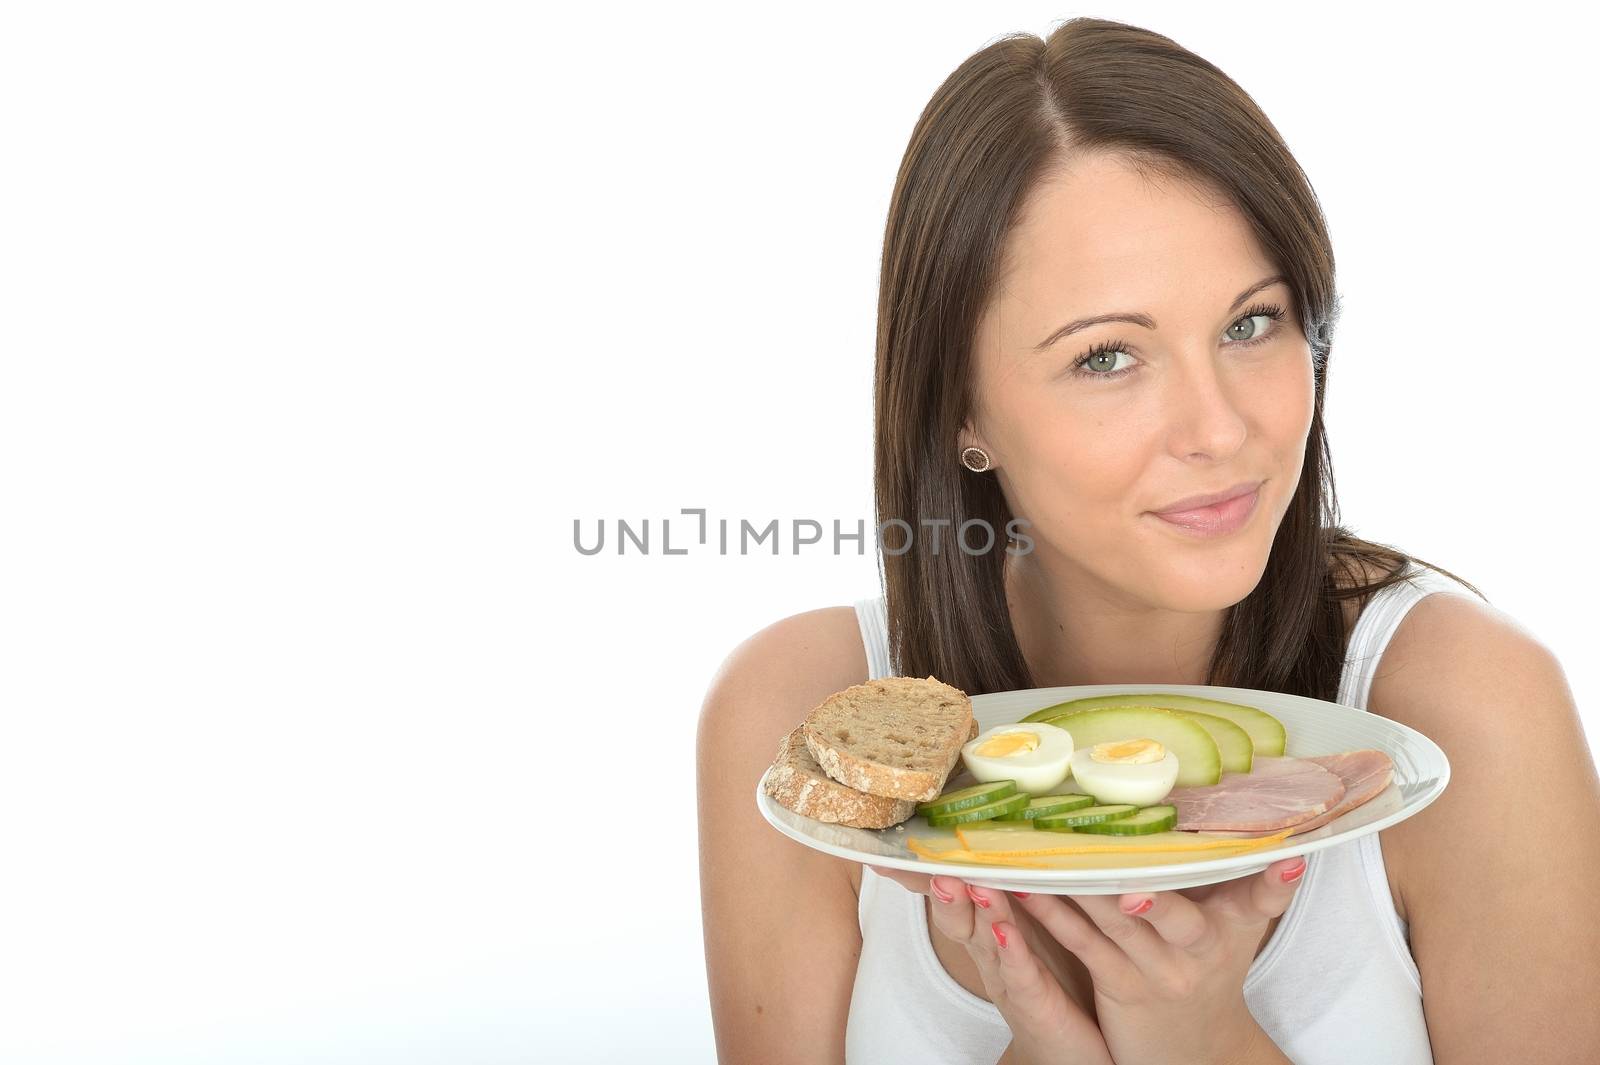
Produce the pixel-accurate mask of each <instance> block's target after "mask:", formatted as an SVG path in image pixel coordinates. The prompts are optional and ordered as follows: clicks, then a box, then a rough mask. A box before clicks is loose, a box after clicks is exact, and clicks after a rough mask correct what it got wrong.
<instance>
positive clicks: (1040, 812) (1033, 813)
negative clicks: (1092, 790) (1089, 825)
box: [995, 791, 1094, 821]
mask: <svg viewBox="0 0 1600 1065" xmlns="http://www.w3.org/2000/svg"><path fill="white" fill-rule="evenodd" d="M1093 805H1094V796H1093V795H1079V794H1078V793H1077V792H1070V791H1069V792H1067V793H1065V794H1062V795H1037V796H1035V797H1034V798H1032V799H1030V800H1029V801H1028V805H1027V806H1025V807H1023V808H1022V809H1021V810H1018V811H1017V812H1016V813H1014V814H1006V815H1005V816H1004V817H997V818H995V820H996V821H1031V820H1033V819H1034V818H1036V817H1050V816H1051V815H1053V814H1064V813H1070V812H1071V811H1073V810H1081V809H1083V808H1084V807H1086V806H1093Z"/></svg>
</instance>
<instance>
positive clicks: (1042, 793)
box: [763, 676, 1393, 869]
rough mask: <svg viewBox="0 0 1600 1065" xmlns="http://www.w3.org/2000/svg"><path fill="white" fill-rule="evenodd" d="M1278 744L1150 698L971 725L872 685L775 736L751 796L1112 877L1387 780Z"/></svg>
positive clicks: (1300, 816) (1294, 820) (1297, 818)
mask: <svg viewBox="0 0 1600 1065" xmlns="http://www.w3.org/2000/svg"><path fill="white" fill-rule="evenodd" d="M1286 747H1287V735H1286V733H1285V731H1284V728H1283V725H1282V723H1281V722H1279V721H1278V720H1277V719H1276V718H1274V717H1273V716H1272V715H1270V714H1268V713H1266V712H1264V711H1261V710H1257V709H1255V708H1254V707H1248V706H1241V705H1239V704H1235V703H1224V702H1218V701H1216V700H1211V699H1201V698H1196V697H1193V696H1172V695H1160V694H1154V693H1153V694H1149V695H1142V694H1127V695H1118V696H1097V697H1093V698H1089V699H1076V700H1072V701H1070V702H1065V703H1058V704H1055V705H1053V706H1049V707H1045V708H1043V709H1042V710H1037V711H1034V713H1032V714H1029V715H1028V716H1027V717H1026V718H1024V719H1023V720H1022V721H1019V722H1014V723H1011V724H1004V725H997V726H995V727H992V728H990V729H988V730H980V728H979V726H978V722H977V720H976V718H974V716H973V713H972V702H971V700H970V699H968V698H967V696H966V693H964V692H962V691H960V690H959V689H957V688H954V687H951V686H950V685H947V684H944V683H942V682H940V681H939V680H937V679H936V678H934V677H931V676H930V677H926V678H917V677H885V678H879V679H875V680H870V681H867V682H866V683H865V684H858V685H855V686H854V687H851V688H847V689H845V690H844V691H842V692H837V693H835V694H834V695H831V696H829V697H828V698H827V699H825V700H823V702H822V703H821V704H820V705H819V706H817V708H816V709H814V710H813V711H811V713H810V714H808V715H807V716H806V719H805V720H804V721H803V722H801V723H800V725H799V726H798V727H796V728H795V729H793V730H792V731H791V732H790V733H789V734H788V735H787V736H786V737H785V738H784V740H783V742H782V743H781V744H780V746H779V750H778V757H777V758H776V759H775V760H774V762H773V765H772V767H771V768H770V769H769V770H768V772H767V776H766V779H765V780H764V782H763V788H764V790H765V792H766V794H768V795H769V796H771V797H772V799H773V800H774V801H776V802H777V803H778V804H780V805H782V806H785V807H787V808H788V809H790V810H793V811H795V812H796V813H799V814H801V815H803V816H806V817H812V818H815V819H817V820H819V821H825V822H830V823H835V824H841V825H847V826H850V827H853V828H864V829H886V828H890V827H896V828H908V827H913V826H910V825H905V824H903V822H906V821H907V820H908V819H910V818H913V817H915V816H917V815H920V817H919V818H918V819H917V821H916V824H917V825H919V826H925V827H923V828H921V829H920V830H918V829H916V828H913V833H914V834H908V835H906V836H905V837H904V838H905V840H906V845H907V846H908V847H909V848H910V850H911V852H912V853H913V854H915V855H917V856H918V857H921V858H926V859H929V860H936V861H941V862H952V863H965V864H969V865H977V866H1016V867H1023V868H1041V869H1115V868H1127V867H1133V866H1151V865H1161V864H1171V863H1175V862H1186V861H1197V860H1205V859H1211V858H1220V857H1231V856H1233V855H1238V854H1248V853H1251V852H1252V851H1254V850H1258V849H1261V848H1264V847H1268V846H1270V845H1272V844H1274V843H1276V842H1279V841H1281V840H1283V839H1285V838H1287V837H1289V836H1292V835H1297V834H1299V833H1303V832H1309V831H1311V830H1313V829H1316V828H1320V827H1321V826H1323V825H1326V824H1328V823H1329V822H1331V821H1333V820H1335V819H1337V818H1339V817H1340V816H1342V815H1343V814H1345V813H1348V812H1349V811H1350V810H1353V809H1355V808H1356V807H1359V806H1361V805H1362V804H1363V803H1366V802H1368V801H1370V800H1372V799H1373V798H1375V797H1377V796H1378V795H1380V794H1382V793H1383V792H1384V791H1385V789H1387V788H1388V786H1389V783H1390V779H1391V777H1392V775H1393V763H1392V762H1391V761H1390V759H1389V756H1388V755H1386V754H1384V753H1383V752H1381V751H1376V750H1356V751H1345V752H1341V753H1338V754H1331V755H1325V756H1319V757H1315V758H1310V757H1308V758H1293V757H1288V756H1285V755H1284V754H1283V751H1284V750H1285V749H1286ZM958 773H959V776H958V775H957V774H958ZM1068 780H1070V781H1071V789H1070V790H1068V789H1067V788H1065V787H1063V782H1064V781H1068Z"/></svg>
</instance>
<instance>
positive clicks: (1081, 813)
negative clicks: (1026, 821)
mask: <svg viewBox="0 0 1600 1065" xmlns="http://www.w3.org/2000/svg"><path fill="white" fill-rule="evenodd" d="M1138 812H1139V808H1138V807H1137V806H1134V805H1133V804H1132V803H1114V804H1112V805H1110V806H1085V807H1082V808H1081V809H1077V810H1069V811H1068V812H1067V813H1064V814H1054V815H1050V816H1046V817H1035V818H1034V819H1033V826H1034V827H1035V828H1042V829H1046V830H1050V831H1066V832H1071V831H1072V830H1073V829H1077V828H1083V827H1085V826H1087V825H1093V824H1098V823H1099V822H1101V821H1110V820H1113V819H1115V818H1118V817H1131V816H1133V815H1134V814H1136V813H1138Z"/></svg>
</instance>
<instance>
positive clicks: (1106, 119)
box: [874, 18, 1482, 700]
mask: <svg viewBox="0 0 1600 1065" xmlns="http://www.w3.org/2000/svg"><path fill="white" fill-rule="evenodd" d="M1089 152H1107V153H1111V154H1114V155H1116V156H1118V157H1120V158H1123V159H1125V160H1127V161H1128V162H1130V163H1132V164H1133V165H1134V166H1136V167H1137V168H1138V169H1140V171H1141V172H1144V173H1151V172H1158V173H1162V174H1177V175H1186V176H1189V177H1191V178H1193V179H1198V180H1199V181H1202V182H1205V183H1208V184H1209V185H1211V186H1214V187H1216V188H1217V189H1220V190H1221V191H1222V192H1223V193H1224V194H1226V195H1227V196H1229V197H1230V198H1231V199H1232V201H1233V202H1234V203H1235V204H1236V205H1237V206H1238V208H1239V209H1240V210H1241V211H1242V212H1243V214H1244V215H1245V217H1246V218H1247V219H1248V221H1249V222H1250V224H1251V226H1252V227H1253V229H1254V231H1255V235H1256V237H1257V238H1258V239H1259V240H1260V241H1261V244H1262V246H1263V248H1264V249H1265V251H1266V252H1267V254H1268V256H1269V257H1270V258H1271V259H1273V260H1275V261H1276V262H1277V263H1278V266H1279V268H1280V270H1281V272H1282V273H1283V275H1284V276H1285V278H1287V279H1288V282H1289V287H1290V288H1291V290H1292V291H1293V293H1294V298H1295V303H1296V306H1297V309H1298V320H1299V321H1300V322H1301V323H1303V327H1304V330H1305V336H1306V340H1307V343H1308V344H1309V345H1310V347H1311V352H1312V359H1313V364H1314V377H1315V384H1316V390H1315V391H1316V399H1315V404H1314V408H1313V415H1312V419H1311V428H1310V432H1309V434H1308V436H1307V439H1306V453H1305V458H1304V463H1303V466H1302V471H1301V478H1300V483H1299V486H1298V487H1297V488H1296V490H1295V494H1294V497H1293V499H1292V500H1291V502H1290V505H1289V509H1288V511H1287V513H1286V514H1285V515H1284V518H1283V521H1282V523H1281V525H1280V526H1279V528H1278V532H1277V535H1276V538H1275V540H1274V542H1273V545H1272V551H1271V557H1270V558H1269V560H1268V562H1267V567H1266V571H1265V572H1264V573H1263V575H1262V578H1261V580H1260V582H1259V583H1258V584H1257V586H1256V587H1255V588H1254V589H1253V590H1252V591H1251V593H1250V594H1249V595H1248V596H1246V597H1245V598H1244V599H1243V600H1242V601H1240V602H1239V603H1237V604H1235V605H1233V606H1231V607H1229V608H1228V610H1227V611H1226V617H1225V620H1224V623H1223V627H1222V633H1221V637H1220V639H1219V640H1218V643H1217V646H1216V649H1215V652H1214V654H1213V656H1212V660H1211V665H1210V671H1209V676H1208V680H1207V683H1209V684H1222V685H1228V686H1234V687H1245V688H1257V689H1264V690H1269V691H1281V692H1287V693H1290V694H1296V695H1306V696H1310V697H1312V698H1319V699H1329V700H1331V699H1334V698H1336V695H1337V688H1338V683H1339V676H1340V672H1341V669H1342V666H1343V660H1344V655H1345V642H1346V639H1347V637H1348V633H1347V632H1346V631H1345V623H1344V614H1343V608H1342V607H1341V602H1342V601H1343V600H1345V599H1349V598H1351V597H1352V596H1362V597H1365V596H1367V595H1370V594H1371V593H1372V592H1375V591H1377V590H1378V589H1379V588H1383V587H1387V586H1388V585H1390V584H1393V583H1395V582H1396V581H1399V580H1402V579H1404V578H1405V576H1406V569H1407V563H1410V562H1416V563H1419V564H1421V565H1426V566H1428V567H1429V568H1431V569H1434V570H1437V571H1438V572H1440V573H1445V574H1446V576H1449V577H1452V578H1454V579H1457V580H1460V578H1458V577H1455V575H1454V574H1451V573H1449V572H1448V571H1445V570H1442V569H1439V567H1437V566H1433V565H1431V564H1430V563H1425V562H1421V560H1420V559H1414V558H1413V557H1412V556H1410V555H1407V554H1406V553H1404V552H1402V551H1399V550H1396V549H1394V548H1392V547H1388V546H1385V545H1382V544H1378V543H1373V542H1370V541H1367V540H1363V539H1361V538H1359V537H1357V536H1355V535H1354V534H1353V533H1352V532H1350V530H1348V529H1346V528H1345V527H1344V526H1343V525H1341V524H1339V522H1338V500H1337V496H1336V494H1335V491H1334V486H1333V467H1332V458H1331V455H1330V453H1329V451H1328V441H1327V436H1326V433H1325V432H1324V428H1323V421H1322V402H1323V395H1324V393H1325V391H1326V384H1327V366H1328V352H1329V350H1330V347H1331V340H1332V332H1333V324H1334V322H1335V320H1336V319H1337V317H1338V299H1337V296H1336V293H1335V289H1334V264H1333V250H1332V247H1331V245H1330V242H1329V239H1328V231H1327V227H1326V224H1325V222H1324V220H1323V217H1322V211H1321V208H1320V205H1319V204H1318V201H1317V198H1316V194H1315V193H1314V192H1313V191H1312V189H1311V185H1310V183H1309V181H1307V179H1306V176H1305V174H1304V172H1303V171H1301V169H1300V167H1299V164H1298V163H1296V162H1295V160H1294V158H1293V156H1291V155H1290V153H1289V149H1288V147H1287V146H1286V145H1285V144H1284V142H1283V139H1282V138H1281V137H1280V136H1279V135H1278V132H1277V130H1276V129H1275V128H1274V127H1273V125H1272V123H1271V122H1270V121H1268V120H1267V117H1266V115H1265V114H1263V113H1262V112H1261V110H1260V108H1258V107H1257V106H1256V103H1255V101H1254V100H1252V99H1251V98H1250V97H1249V95H1248V94H1246V93H1245V91H1244V90H1243V89H1241V88H1240V87H1239V86H1238V85H1236V84H1235V83H1234V82H1233V81H1232V79H1230V78H1229V77H1228V76H1227V75H1226V74H1224V73H1223V72H1222V71H1221V70H1218V69H1217V68H1216V67H1215V66H1213V65H1212V64H1210V63H1208V62H1207V61H1206V60H1204V59H1202V58H1200V57H1199V56H1197V55H1195V54H1194V53H1192V52H1190V51H1187V50H1186V49H1184V48H1182V47H1180V46H1179V45H1178V44H1177V43H1176V42H1174V41H1172V40H1170V39H1169V38H1167V37H1163V36H1162V35H1160V34H1158V33H1153V32H1151V31H1149V30H1144V29H1140V28H1138V27H1135V26H1130V25H1127V24H1124V23H1120V22H1114V21H1110V20H1106V19H1096V18H1075V19H1071V20H1069V21H1067V22H1065V23H1063V24H1062V25H1061V26H1060V27H1058V28H1057V29H1056V30H1054V31H1053V32H1052V33H1051V34H1050V36H1049V37H1048V39H1045V40H1041V39H1040V38H1039V37H1037V36H1035V35H1033V34H1028V33H1018V34H1009V35H1007V36H1005V37H1002V38H1000V39H998V40H997V41H995V42H994V43H992V44H990V45H988V46H987V47H985V48H983V49H982V50H981V51H979V52H977V53H976V54H974V55H972V56H971V57H970V58H968V59H967V60H966V61H964V62H963V63H962V64H961V65H960V66H959V67H957V68H956V70H955V71H954V72H953V73H952V74H951V75H950V76H949V77H948V78H946V79H945V81H944V83H943V84H942V85H940V86H939V88H938V90H937V91H936V92H935V93H934V95H933V98H932V99H931V100H930V101H929V102H928V105H927V107H926V108H925V109H924V110H923V112H922V115H921V117H920V118H918V120H917V124H916V128H915V129H914V130H913V131H912V134H911V141H910V144H909V145H908V146H907V148H906V153H905V156H904V158H903V159H902V161H901V164H900V172H899V174H898V176H897V177H896V180H895V187H894V195H893V199H892V201H891V203H890V207H889V218H888V224H887V227H886V232H885V235H884V249H883V263H882V275H881V284H880V288H879V295H878V334H877V370H876V377H875V382H874V405H875V440H874V447H875V456H874V458H875V488H876V495H877V499H876V503H877V511H878V521H879V526H880V528H882V527H883V525H884V524H885V523H888V524H890V525H894V524H896V523H895V519H899V521H903V522H905V523H907V524H908V525H909V526H910V527H911V529H913V530H921V529H924V528H925V526H924V525H923V524H922V520H923V519H924V518H927V519H930V520H937V521H940V522H942V521H946V520H948V521H950V522H951V525H950V526H949V527H948V528H949V529H951V530H952V531H953V530H956V529H960V528H961V527H962V523H963V522H966V521H972V520H982V521H985V522H987V523H988V527H989V528H991V529H994V530H1000V529H1006V528H1008V524H1009V522H1010V521H1011V520H1012V517H1013V515H1012V514H1011V513H1010V511H1009V509H1008V508H1007V506H1006V501H1005V497H1004V495H1003V494H1002V492H1001V490H1000V486H999V483H998V482H997V481H996V480H995V478H994V477H993V475H985V476H977V475H974V474H972V473H969V472H967V471H966V470H965V469H964V468H963V467H962V466H961V464H960V463H959V462H958V461H957V454H956V453H957V450H958V448H957V444H956V440H957V434H958V432H959V430H960V428H961V425H962V423H963V422H964V421H965V420H966V418H967V415H968V412H969V409H970V407H971V403H972V380H973V374H972V354H971V353H972V346H973V338H974V336H975V333H976V329H977V324H978V321H979V319H980V318H981V316H982V313H983V310H984V308H985V307H986V306H987V304H988V301H989V299H990V296H991V292H992V289H993V286H994V283H995V280H996V278H997V277H998V276H1000V274H1001V272H1002V271H1003V269H1004V263H1003V262H1002V261H1001V260H1002V256H1003V255H1004V254H1005V248H1006V239H1005V238H1006V236H1007V234H1008V233H1009V232H1010V231H1011V229H1012V227H1013V226H1014V225H1015V224H1016V222H1017V219H1018V217H1019V215H1020V212H1021V210H1022V208H1023V206H1024V203H1025V201H1026V199H1027V197H1028V194H1029V192H1030V191H1031V190H1032V189H1033V188H1034V187H1035V186H1036V185H1037V184H1038V183H1039V181H1040V180H1041V178H1042V177H1044V176H1045V175H1046V174H1048V173H1049V172H1051V171H1052V170H1053V169H1054V168H1056V167H1057V166H1059V165H1060V164H1061V163H1062V161H1063V160H1064V159H1065V158H1068V157H1071V156H1074V155H1076V154H1078V153H1089ZM980 528H981V526H980ZM920 539H921V538H920V537H914V538H913V540H914V542H920ZM994 540H995V543H994V545H993V548H992V549H991V550H989V551H988V552H986V553H982V554H975V553H969V552H968V551H966V550H941V551H923V550H904V549H902V550H901V551H900V552H899V553H895V551H894V550H893V549H891V550H887V551H884V552H882V553H880V555H879V558H880V564H881V565H882V567H883V579H884V598H885V600H886V605H887V607H888V618H889V636H890V655H891V659H892V661H893V662H894V663H895V667H894V668H895V670H896V671H897V672H898V673H900V674H902V675H907V676H918V677H920V676H929V675H932V676H936V677H938V678H939V679H940V680H942V681H945V682H946V683H949V684H953V685H955V686H956V687H958V688H961V689H962V690H963V691H965V692H967V693H969V694H974V695H976V694H982V693H986V692H994V691H1007V690H1012V689H1017V688H1030V687H1034V686H1035V685H1034V683H1033V680H1032V678H1031V676H1030V673H1029V669H1028V665H1027V663H1026V662H1025V661H1024V659H1023V656H1022V651H1021V648H1020V647H1019V646H1018V644H1017V640H1016V636H1015V634H1014V633H1013V632H1012V628H1011V617H1010V611H1009V609H1008V607H1007V605H1006V594H1005V578H1004V569H1003V567H1004V562H1005V549H1006V544H1005V543H1004V539H1003V538H1002V537H1000V536H996V537H995V538H994ZM1373 568H1375V569H1376V570H1378V571H1379V572H1381V573H1382V574H1383V576H1381V577H1380V578H1379V579H1378V580H1377V581H1376V582H1368V581H1367V580H1366V576H1367V571H1368V570H1369V569H1373ZM1462 583H1463V584H1466V582H1465V581H1463V582H1462ZM1467 587H1469V588H1472V591H1473V592H1475V593H1477V594H1478V595H1479V596H1480V597H1481V596H1482V593H1481V592H1479V591H1478V589H1477V588H1473V587H1472V586H1471V585H1470V584H1468V585H1467ZM1137 680H1138V678H1129V681H1130V682H1137Z"/></svg>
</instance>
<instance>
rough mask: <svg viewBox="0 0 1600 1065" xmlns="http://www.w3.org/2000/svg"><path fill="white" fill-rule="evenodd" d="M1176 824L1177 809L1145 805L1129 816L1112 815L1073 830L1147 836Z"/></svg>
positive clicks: (1169, 828)
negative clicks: (1107, 818) (1106, 818)
mask: <svg viewBox="0 0 1600 1065" xmlns="http://www.w3.org/2000/svg"><path fill="white" fill-rule="evenodd" d="M1177 824H1178V811H1177V810H1176V809H1174V808H1173V807H1171V806H1146V807H1145V808H1144V809H1142V810H1136V811H1134V812H1133V814H1132V815H1131V816H1128V817H1113V818H1111V819H1110V820H1107V821H1096V822H1095V823H1093V824H1089V825H1079V826H1078V827H1077V828H1076V829H1074V831H1076V832H1088V833H1090V834H1092V835H1106V836H1148V835H1150V834H1152V833H1155V832H1166V831H1169V830H1171V829H1172V828H1174V827H1176V826H1177Z"/></svg>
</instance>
